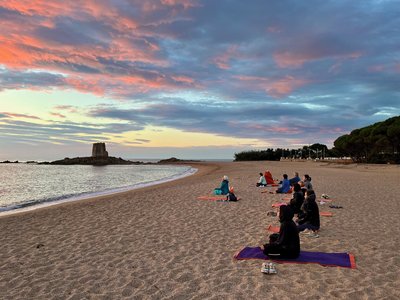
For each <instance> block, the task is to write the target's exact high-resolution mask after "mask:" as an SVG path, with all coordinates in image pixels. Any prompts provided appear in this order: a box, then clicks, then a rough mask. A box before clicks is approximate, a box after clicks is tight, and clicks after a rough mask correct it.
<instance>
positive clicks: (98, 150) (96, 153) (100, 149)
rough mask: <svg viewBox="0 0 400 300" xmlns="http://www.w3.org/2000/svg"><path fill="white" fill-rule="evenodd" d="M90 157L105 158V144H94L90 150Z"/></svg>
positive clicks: (106, 153)
mask: <svg viewBox="0 0 400 300" xmlns="http://www.w3.org/2000/svg"><path fill="white" fill-rule="evenodd" d="M92 157H96V158H97V157H99V158H107V157H108V152H107V151H106V144H105V143H94V144H93V148H92Z"/></svg>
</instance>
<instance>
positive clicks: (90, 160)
mask: <svg viewBox="0 0 400 300" xmlns="http://www.w3.org/2000/svg"><path fill="white" fill-rule="evenodd" d="M50 164H51V165H94V166H105V165H133V164H138V163H137V162H133V161H129V160H124V159H122V158H121V157H119V158H117V157H113V156H109V157H93V156H92V157H74V158H68V157H66V158H64V159H60V160H56V161H52V162H51V163H50Z"/></svg>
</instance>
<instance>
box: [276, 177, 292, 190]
mask: <svg viewBox="0 0 400 300" xmlns="http://www.w3.org/2000/svg"><path fill="white" fill-rule="evenodd" d="M289 190H290V183H289V180H288V176H287V174H283V180H282V185H281V187H280V188H278V189H277V190H276V192H277V193H283V194H286V193H287V192H289Z"/></svg>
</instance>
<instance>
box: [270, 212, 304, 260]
mask: <svg viewBox="0 0 400 300" xmlns="http://www.w3.org/2000/svg"><path fill="white" fill-rule="evenodd" d="M279 221H280V223H281V226H280V229H279V235H278V237H277V240H276V241H271V242H270V243H268V244H266V245H264V250H263V252H264V254H265V255H268V256H271V257H274V258H297V257H298V256H299V254H300V238H299V232H298V229H297V226H296V224H295V223H294V222H293V211H292V209H291V208H290V207H289V206H286V205H282V206H281V207H280V208H279Z"/></svg>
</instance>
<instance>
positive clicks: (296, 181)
mask: <svg viewBox="0 0 400 300" xmlns="http://www.w3.org/2000/svg"><path fill="white" fill-rule="evenodd" d="M300 180H301V179H300V177H299V173H298V172H294V177H293V178H290V179H289V183H290V185H294V184H295V183H298V182H299V181H300Z"/></svg>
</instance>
